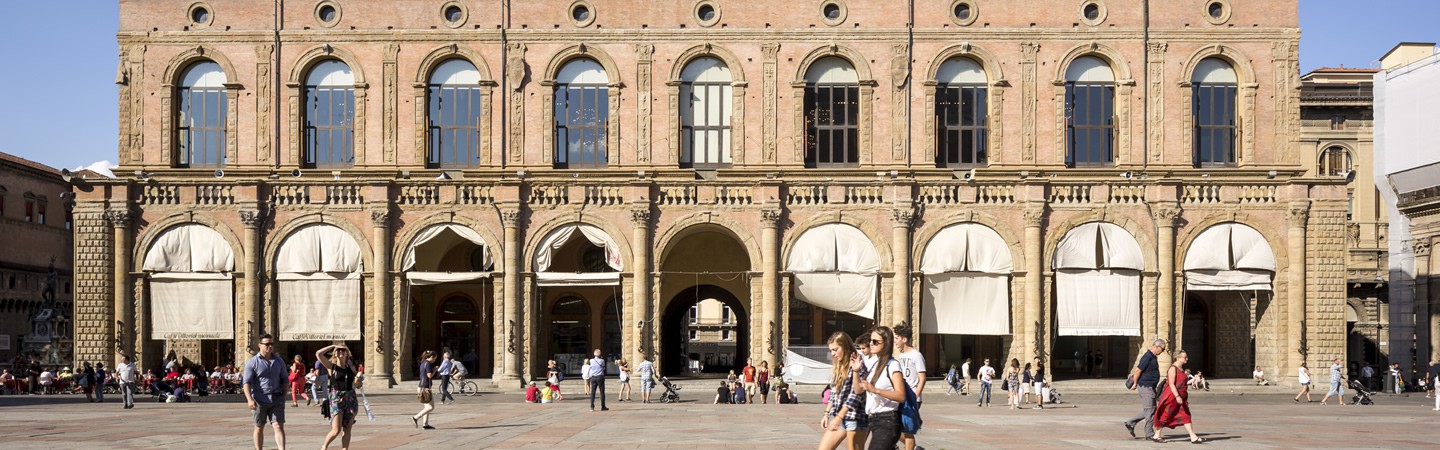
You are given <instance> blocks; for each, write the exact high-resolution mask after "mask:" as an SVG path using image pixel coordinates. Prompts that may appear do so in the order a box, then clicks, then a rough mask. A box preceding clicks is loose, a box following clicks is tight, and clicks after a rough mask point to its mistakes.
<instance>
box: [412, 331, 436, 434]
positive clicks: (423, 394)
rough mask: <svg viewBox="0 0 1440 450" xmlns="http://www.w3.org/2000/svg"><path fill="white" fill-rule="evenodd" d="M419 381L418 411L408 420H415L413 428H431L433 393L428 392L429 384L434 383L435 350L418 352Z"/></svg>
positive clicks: (433, 404) (433, 406)
mask: <svg viewBox="0 0 1440 450" xmlns="http://www.w3.org/2000/svg"><path fill="white" fill-rule="evenodd" d="M417 375H419V376H420V382H419V383H418V384H416V390H417V391H418V392H419V394H420V405H421V406H420V412H418V413H416V414H415V416H414V417H411V418H410V420H411V421H413V422H415V428H424V429H426V430H433V429H435V427H432V426H430V411H434V410H435V395H434V394H432V393H431V392H430V386H431V384H432V383H434V379H435V375H436V367H435V352H434V351H432V350H426V351H425V353H421V354H420V370H419V372H417Z"/></svg>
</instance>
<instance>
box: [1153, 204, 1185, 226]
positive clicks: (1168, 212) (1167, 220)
mask: <svg viewBox="0 0 1440 450" xmlns="http://www.w3.org/2000/svg"><path fill="white" fill-rule="evenodd" d="M1153 212H1154V214H1155V223H1156V224H1157V225H1160V226H1162V227H1173V226H1175V219H1178V218H1179V217H1180V208H1177V207H1174V206H1170V205H1161V206H1156V207H1155V209H1154V210H1153Z"/></svg>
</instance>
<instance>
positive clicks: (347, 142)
mask: <svg viewBox="0 0 1440 450" xmlns="http://www.w3.org/2000/svg"><path fill="white" fill-rule="evenodd" d="M329 61H335V62H338V63H340V64H344V65H345V67H346V69H349V70H352V71H353V70H354V69H351V68H350V64H349V63H347V62H345V61H340V60H325V61H320V62H318V63H316V64H315V66H312V67H311V68H310V72H307V73H306V75H305V80H304V84H303V85H302V86H301V91H300V98H301V99H302V100H303V101H304V102H305V103H304V107H303V108H300V130H301V134H302V143H301V146H302V148H301V154H300V157H301V161H300V165H301V167H304V168H308V169H349V168H353V167H355V161H356V159H355V154H356V149H355V138H356V135H355V125H356V121H357V120H358V117H357V116H356V113H357V108H358V103H357V101H356V95H355V86H354V85H335V86H320V85H312V84H310V80H309V78H310V74H311V73H313V71H314V70H315V69H316V68H317V67H318V66H319V65H320V64H323V63H325V62H329ZM352 73H353V72H352ZM322 93H324V94H325V97H327V98H326V100H328V101H327V103H330V104H329V105H328V106H329V108H330V109H329V112H331V114H323V115H322V114H320V111H319V109H320V100H321V98H320V97H321V94H322ZM337 93H338V94H340V95H342V96H343V97H342V98H341V100H340V101H339V102H335V101H334V99H333V96H334V95H335V94H337ZM337 105H340V106H342V107H344V108H345V110H346V114H345V117H348V119H349V120H345V121H342V123H340V124H328V123H327V124H326V125H318V122H315V121H313V120H312V119H316V118H319V117H331V118H333V117H335V116H334V114H333V111H334V107H335V106H337ZM322 130H323V131H324V132H326V133H327V134H328V135H329V137H330V139H331V140H329V141H328V142H329V145H328V146H327V147H328V148H329V149H330V151H329V157H328V158H327V159H326V160H324V161H322V160H321V158H320V154H319V152H320V148H319V143H318V142H317V140H318V139H319V136H320V134H319V133H320V132H321V131H322ZM337 132H338V133H339V134H340V136H341V137H342V138H344V139H343V140H344V144H343V146H341V147H339V150H340V153H341V155H340V159H339V160H338V161H337V159H336V157H335V150H336V148H337V147H336V144H335V143H334V142H335V141H334V137H335V134H336V133H337Z"/></svg>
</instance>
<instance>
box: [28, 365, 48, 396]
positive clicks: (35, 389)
mask: <svg viewBox="0 0 1440 450" xmlns="http://www.w3.org/2000/svg"><path fill="white" fill-rule="evenodd" d="M42 373H44V371H43V370H41V369H40V361H39V360H37V359H35V357H33V356H32V357H30V363H29V364H27V365H26V366H25V381H26V383H28V384H29V385H30V395H37V394H39V392H40V374H42Z"/></svg>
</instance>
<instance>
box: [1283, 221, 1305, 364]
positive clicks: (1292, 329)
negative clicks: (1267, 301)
mask: <svg viewBox="0 0 1440 450" xmlns="http://www.w3.org/2000/svg"><path fill="white" fill-rule="evenodd" d="M1289 216H1290V232H1289V236H1288V237H1287V238H1286V239H1288V240H1289V244H1290V245H1289V247H1290V248H1289V250H1288V253H1289V255H1287V258H1289V261H1290V267H1288V268H1287V269H1286V270H1288V271H1289V274H1288V275H1289V277H1288V279H1287V281H1286V283H1285V292H1286V308H1285V312H1286V317H1287V318H1288V320H1287V323H1286V330H1287V331H1286V336H1285V337H1286V339H1285V340H1286V342H1285V344H1286V345H1285V351H1286V354H1288V355H1290V357H1289V358H1287V359H1286V362H1287V364H1286V367H1285V369H1284V372H1282V373H1292V372H1294V371H1295V370H1296V368H1297V367H1300V363H1302V362H1305V359H1306V356H1307V355H1306V353H1307V351H1306V349H1305V347H1304V345H1305V344H1304V342H1305V222H1306V220H1307V219H1309V218H1310V205H1309V204H1307V203H1303V202H1297V203H1291V204H1290V210H1289Z"/></svg>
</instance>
